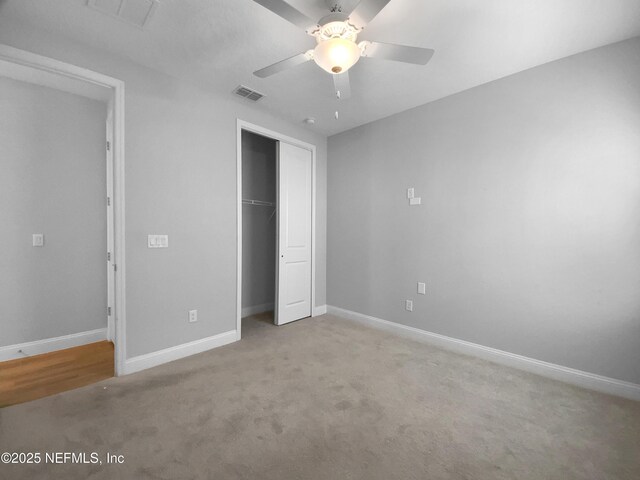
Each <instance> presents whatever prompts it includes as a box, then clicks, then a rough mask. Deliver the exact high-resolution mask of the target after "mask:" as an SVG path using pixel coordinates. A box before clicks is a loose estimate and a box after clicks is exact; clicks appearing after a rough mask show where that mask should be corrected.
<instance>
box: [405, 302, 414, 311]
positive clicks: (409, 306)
mask: <svg viewBox="0 0 640 480" xmlns="http://www.w3.org/2000/svg"><path fill="white" fill-rule="evenodd" d="M404 308H405V309H406V310H407V311H408V312H413V302H412V301H411V300H405V301H404Z"/></svg>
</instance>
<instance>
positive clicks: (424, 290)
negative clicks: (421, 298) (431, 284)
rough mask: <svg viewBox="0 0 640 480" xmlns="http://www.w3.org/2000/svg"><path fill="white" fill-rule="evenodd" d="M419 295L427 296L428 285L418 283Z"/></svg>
mask: <svg viewBox="0 0 640 480" xmlns="http://www.w3.org/2000/svg"><path fill="white" fill-rule="evenodd" d="M418 293H419V294H420V295H426V294H427V284H426V283H423V282H418Z"/></svg>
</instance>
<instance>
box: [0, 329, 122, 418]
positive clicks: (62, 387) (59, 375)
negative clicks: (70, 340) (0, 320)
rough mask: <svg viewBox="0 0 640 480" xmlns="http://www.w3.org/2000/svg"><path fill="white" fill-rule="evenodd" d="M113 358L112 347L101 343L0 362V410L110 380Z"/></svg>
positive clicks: (109, 344) (103, 342)
mask: <svg viewBox="0 0 640 480" xmlns="http://www.w3.org/2000/svg"><path fill="white" fill-rule="evenodd" d="M113 356H114V353H113V343H111V342H109V341H106V340H105V341H102V342H96V343H90V344H88V345H81V346H79V347H73V348H67V349H64V350H58V351H56V352H50V353H44V354H42V355H33V356H31V357H25V358H19V359H16V360H9V361H7V362H0V407H6V406H9V405H15V404H17V403H23V402H29V401H31V400H36V399H38V398H42V397H46V396H49V395H53V394H56V393H60V392H64V391H67V390H72V389H74V388H78V387H83V386H85V385H90V384H92V383H96V382H99V381H101V380H105V379H107V378H111V377H113V375H114V363H113Z"/></svg>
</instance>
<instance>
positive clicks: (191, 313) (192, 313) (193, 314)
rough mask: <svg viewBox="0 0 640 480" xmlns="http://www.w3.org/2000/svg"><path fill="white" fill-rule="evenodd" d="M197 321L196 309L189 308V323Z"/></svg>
mask: <svg viewBox="0 0 640 480" xmlns="http://www.w3.org/2000/svg"><path fill="white" fill-rule="evenodd" d="M197 321H198V310H189V323H193V322H197Z"/></svg>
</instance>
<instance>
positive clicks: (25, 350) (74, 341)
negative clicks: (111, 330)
mask: <svg viewBox="0 0 640 480" xmlns="http://www.w3.org/2000/svg"><path fill="white" fill-rule="evenodd" d="M103 340H107V329H106V328H98V329H97V330H90V331H87V332H80V333H72V334H71V335H63V336H62V337H54V338H45V339H43V340H36V341H34V342H26V343H18V344H15V345H7V346H6V347H0V362H5V361H7V360H15V359H17V358H25V357H30V356H32V355H40V354H43V353H49V352H55V351H57V350H64V349H65V348H72V347H79V346H80V345H87V344H88V343H95V342H101V341H103Z"/></svg>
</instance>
